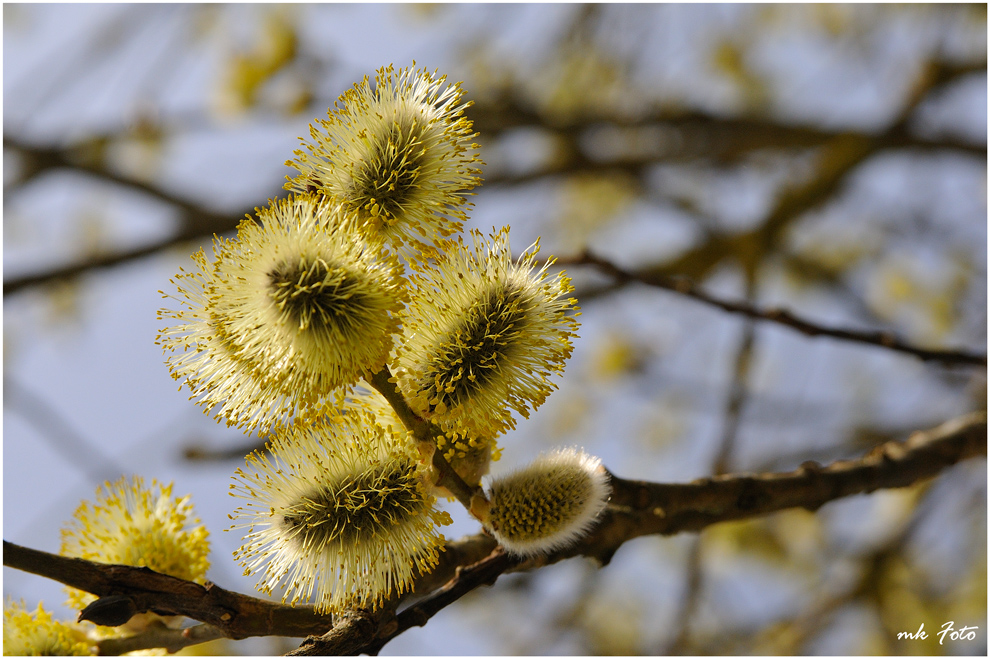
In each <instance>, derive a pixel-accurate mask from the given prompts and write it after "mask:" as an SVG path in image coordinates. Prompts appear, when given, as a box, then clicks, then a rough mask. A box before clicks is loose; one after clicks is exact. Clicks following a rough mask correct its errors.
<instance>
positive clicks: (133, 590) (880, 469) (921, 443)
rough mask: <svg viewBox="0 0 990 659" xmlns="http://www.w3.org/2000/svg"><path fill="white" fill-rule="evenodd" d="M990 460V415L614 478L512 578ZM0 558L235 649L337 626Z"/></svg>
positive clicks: (38, 560)
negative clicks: (852, 447)
mask: <svg viewBox="0 0 990 659" xmlns="http://www.w3.org/2000/svg"><path fill="white" fill-rule="evenodd" d="M986 453H987V415H986V412H977V413H973V414H970V415H967V416H964V417H961V418H959V419H955V420H953V421H949V422H947V423H944V424H942V425H940V426H938V427H937V428H934V429H932V430H928V431H919V432H916V433H914V434H913V435H912V436H911V437H910V438H909V439H908V440H907V441H905V442H888V443H886V444H883V445H882V446H880V447H877V448H876V449H874V450H873V451H871V452H870V453H868V454H867V455H866V456H864V457H862V458H859V459H856V460H844V461H839V462H836V463H833V464H831V465H829V466H827V467H821V466H819V465H817V464H814V463H806V464H804V465H802V466H801V468H799V469H797V470H796V471H793V472H788V473H771V474H734V475H727V476H717V477H714V478H704V479H701V480H697V481H694V482H692V483H686V484H664V483H649V482H643V481H632V480H626V479H622V478H617V477H613V478H612V488H613V492H612V499H611V501H610V503H609V507H608V508H607V509H606V511H605V513H604V514H603V516H602V519H601V521H600V522H599V524H598V525H597V526H596V527H595V529H593V531H592V532H591V533H590V534H589V535H588V536H587V537H585V538H583V539H582V540H581V541H579V542H578V543H577V544H576V545H574V546H573V547H570V548H568V549H565V550H561V551H558V552H554V553H552V554H550V555H548V556H543V557H538V558H534V559H529V560H527V561H525V562H523V563H520V564H519V565H517V566H508V567H507V568H506V569H525V570H528V569H535V568H538V567H541V566H543V565H548V564H550V563H555V562H557V561H560V560H563V559H565V558H570V557H572V556H589V557H593V558H595V559H597V560H598V561H599V562H601V563H603V564H604V563H607V562H608V561H609V560H610V559H611V557H612V555H613V554H614V553H615V551H616V550H617V549H618V548H619V547H620V546H621V545H622V544H624V543H625V542H627V541H629V540H631V539H633V538H637V537H640V536H643V535H649V534H663V535H671V534H674V533H680V532H685V531H688V532H692V531H699V530H701V529H703V528H705V527H707V526H709V525H711V524H715V523H718V522H724V521H730V520H738V519H746V518H751V517H757V516H761V515H766V514H769V513H772V512H776V511H779V510H784V509H786V508H795V507H800V508H806V509H808V510H816V509H817V508H819V507H820V506H822V505H824V504H825V503H828V502H829V501H833V500H835V499H838V498H841V497H845V496H850V495H854V494H862V493H868V492H873V491H875V490H877V489H882V488H894V487H906V486H908V485H911V484H913V483H915V482H918V481H920V480H923V479H926V478H931V477H934V476H936V475H937V474H939V473H940V472H941V471H942V470H943V469H945V468H947V467H949V466H950V465H953V464H956V463H957V462H960V461H962V460H965V459H968V458H972V457H976V456H985V455H986ZM494 544H495V543H494V541H493V540H492V539H491V538H490V537H488V536H486V535H484V534H478V535H475V536H470V537H468V538H464V539H461V540H458V541H456V542H451V543H449V544H448V546H447V548H446V551H445V552H444V553H443V554H442V555H441V565H440V567H439V568H438V570H437V572H436V573H434V574H432V575H427V576H426V577H424V578H423V579H422V580H421V581H420V582H419V583H417V586H416V590H417V592H419V593H427V592H429V591H430V590H431V589H432V588H435V587H436V586H437V585H439V582H441V581H444V580H447V581H449V580H450V579H453V580H454V581H455V582H456V581H457V580H458V579H459V578H460V577H461V576H463V574H464V572H463V571H462V572H461V574H460V575H458V573H457V569H458V567H459V566H466V565H471V564H476V563H478V562H479V561H482V562H484V561H483V560H482V559H483V558H484V556H486V555H489V553H490V552H491V550H492V548H493V547H494ZM3 547H4V552H3V560H4V565H6V566H8V567H13V568H16V569H20V570H25V571H27V572H31V573H33V574H39V575H41V576H45V577H49V578H51V579H55V580H56V581H60V582H62V583H64V584H67V585H70V586H73V587H75V588H80V589H82V590H85V591H87V592H91V593H93V594H95V595H98V596H100V597H102V598H105V599H104V600H103V601H104V602H105V606H104V607H103V609H105V610H104V613H106V610H108V609H113V610H126V611H131V610H133V611H137V612H140V611H154V612H158V613H161V614H164V615H183V616H187V617H190V618H193V619H195V620H199V621H200V622H204V623H207V624H210V625H213V626H214V627H216V628H217V629H218V630H220V632H221V633H222V634H223V635H224V636H226V637H228V638H244V637H247V636H258V635H275V636H305V635H308V634H323V633H324V632H325V631H326V630H327V629H328V628H330V621H331V619H330V616H329V615H319V614H316V613H315V611H314V609H313V607H310V606H300V607H291V606H284V605H280V604H274V603H271V602H265V601H263V600H259V599H256V598H253V597H249V596H247V595H240V594H238V593H233V592H230V591H226V590H224V589H222V588H220V587H219V586H216V585H213V584H207V585H206V586H201V585H199V584H195V583H192V582H189V581H184V580H182V579H177V578H175V577H169V576H166V575H163V574H158V573H157V572H153V571H151V570H148V569H147V568H135V567H128V566H122V565H104V564H100V563H93V562H91V561H86V560H83V559H78V558H66V557H63V556H56V555H54V554H49V553H47V552H42V551H37V550H34V549H28V548H25V547H20V546H18V545H15V544H11V543H9V542H7V541H4V545H3ZM500 560H502V559H497V560H496V559H494V558H493V559H492V563H490V564H486V565H488V566H489V567H490V569H491V570H492V571H493V573H494V575H495V576H497V573H499V570H498V569H497V568H498V567H499V566H500V563H499V562H498V561H500ZM489 567H486V568H485V570H488V569H489ZM469 574H471V575H474V576H472V577H470V579H468V580H467V581H465V582H464V583H463V585H461V586H458V585H456V584H454V585H451V586H450V588H449V590H448V591H447V593H448V594H446V595H440V594H438V595H437V599H435V600H430V599H429V598H428V599H427V600H424V602H432V603H429V604H424V606H425V608H424V609H422V612H429V611H433V609H436V610H439V609H440V608H443V607H442V606H441V604H442V605H443V606H446V604H447V603H449V602H447V603H444V602H446V600H445V599H444V598H453V599H456V597H453V595H455V594H457V596H458V597H459V596H460V595H459V594H458V593H461V589H468V590H469V588H468V586H469V585H470V584H471V583H473V581H471V580H472V579H477V580H478V584H480V583H483V582H484V580H483V579H482V576H486V577H487V576H490V575H491V574H492V573H489V572H487V571H482V570H481V568H479V572H477V573H475V572H469ZM475 585H477V584H475ZM472 587H473V586H472ZM464 592H467V591H466V590H465V591H464ZM461 594H463V593H461ZM451 601H452V600H451ZM97 602H100V600H97ZM421 604H422V603H421ZM124 605H126V606H124ZM111 612H113V611H111ZM435 612H436V611H433V613H435ZM420 615H421V613H417V612H415V611H414V612H412V613H410V614H409V615H408V616H407V618H406V619H404V620H403V621H402V622H401V623H400V621H399V618H398V617H397V618H395V619H394V620H393V619H392V618H391V616H390V615H384V614H378V615H373V614H370V613H368V612H353V613H351V614H349V617H343V618H341V619H340V621H339V622H338V624H337V625H336V626H334V627H333V628H332V630H331V631H333V630H336V631H335V633H334V634H331V636H330V637H329V638H328V637H326V636H324V638H323V640H324V641H326V642H330V640H332V641H333V643H334V647H337V648H341V649H343V650H351V651H358V650H360V649H361V648H366V647H376V646H375V645H374V644H375V643H376V640H377V639H378V638H386V637H388V638H392V637H393V636H394V634H395V633H398V631H397V630H398V626H396V627H395V628H393V627H392V625H393V623H394V624H395V625H400V624H409V625H413V624H415V621H416V620H417V619H419V618H418V616H420ZM431 615H432V614H431ZM399 616H400V617H401V616H402V614H401V613H400V614H399Z"/></svg>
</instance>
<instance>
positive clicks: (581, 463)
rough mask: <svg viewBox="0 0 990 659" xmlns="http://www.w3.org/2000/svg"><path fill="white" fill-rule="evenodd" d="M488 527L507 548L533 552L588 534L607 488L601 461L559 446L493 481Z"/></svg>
mask: <svg viewBox="0 0 990 659" xmlns="http://www.w3.org/2000/svg"><path fill="white" fill-rule="evenodd" d="M489 489H490V491H489V500H490V501H491V508H490V510H489V512H488V522H487V523H486V524H485V526H486V528H487V529H488V530H489V531H490V532H491V533H492V535H493V536H495V539H496V540H498V541H499V543H500V544H502V546H504V547H505V548H506V549H507V550H508V551H509V552H510V553H512V554H515V555H517V556H533V555H536V554H541V553H545V552H549V551H553V550H555V549H561V548H563V547H566V546H568V545H570V544H572V543H574V542H575V541H577V540H578V539H579V538H580V537H581V536H583V535H584V534H585V533H587V531H588V529H589V528H590V527H591V525H592V523H593V522H594V521H595V519H597V517H598V515H599V514H600V513H601V511H602V510H603V509H604V508H605V504H606V502H607V501H608V497H609V494H610V493H611V487H610V486H609V484H608V475H607V474H606V473H605V470H604V469H603V468H602V467H601V461H600V460H599V459H598V458H596V457H594V456H591V455H588V454H587V453H585V452H583V451H580V450H578V449H573V448H570V449H558V450H556V451H554V452H552V453H548V454H544V455H541V456H540V457H539V458H537V459H536V461H535V462H533V463H532V464H530V465H529V466H527V467H525V468H523V469H520V470H519V471H516V472H515V473H512V474H510V475H508V476H504V477H502V478H496V479H494V480H493V481H492V482H491V486H490V488H489Z"/></svg>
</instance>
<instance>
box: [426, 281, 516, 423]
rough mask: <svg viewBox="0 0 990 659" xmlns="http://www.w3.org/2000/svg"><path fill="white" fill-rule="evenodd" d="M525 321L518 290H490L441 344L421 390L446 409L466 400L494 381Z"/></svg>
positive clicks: (508, 286)
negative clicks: (437, 400) (440, 402)
mask: <svg viewBox="0 0 990 659" xmlns="http://www.w3.org/2000/svg"><path fill="white" fill-rule="evenodd" d="M525 320H526V304H525V300H524V299H523V295H522V293H521V292H520V291H519V290H518V289H517V288H515V287H513V286H511V285H507V286H499V287H496V288H493V289H491V290H489V291H488V292H487V293H486V294H485V295H484V297H483V298H482V299H481V300H480V301H479V302H478V303H477V304H475V305H474V306H472V307H471V308H470V309H469V310H468V311H467V313H466V314H465V316H464V318H462V319H461V320H460V321H459V323H458V325H457V327H455V328H454V330H453V331H451V332H450V334H449V335H448V336H447V337H445V339H444V340H443V341H442V342H441V354H440V355H438V356H437V357H436V358H434V360H433V364H432V368H431V369H429V371H428V372H427V375H426V377H425V378H424V387H423V390H424V391H427V392H430V393H432V394H433V395H434V396H435V397H436V398H438V399H439V400H440V401H442V402H443V403H444V405H446V406H447V407H452V406H455V405H459V404H461V403H463V402H464V401H466V400H467V399H469V398H470V397H471V396H472V395H473V394H474V393H476V392H477V391H478V390H480V389H481V388H483V387H484V386H486V385H487V384H488V383H489V382H491V381H492V380H493V379H494V378H495V377H496V375H497V374H498V371H499V368H500V367H501V366H502V365H503V364H504V363H505V361H506V359H507V358H508V357H509V354H510V352H511V350H512V346H513V343H514V341H515V339H516V338H517V337H518V336H519V331H520V329H521V328H522V325H523V324H524V322H525ZM431 411H432V409H431Z"/></svg>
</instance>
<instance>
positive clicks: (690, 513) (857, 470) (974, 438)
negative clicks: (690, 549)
mask: <svg viewBox="0 0 990 659" xmlns="http://www.w3.org/2000/svg"><path fill="white" fill-rule="evenodd" d="M986 454H987V413H986V412H985V411H984V412H975V413H973V414H969V415H966V416H964V417H961V418H959V419H954V420H952V421H948V422H946V423H943V424H942V425H940V426H938V427H937V428H934V429H932V430H928V431H918V432H915V433H914V434H913V435H911V437H910V438H909V439H908V440H907V441H905V442H887V443H886V444H882V445H881V446H878V447H877V448H875V449H873V450H872V451H870V453H868V454H867V455H865V456H863V457H862V458H859V459H856V460H840V461H838V462H834V463H832V464H830V465H828V466H827V467H822V466H820V465H818V464H817V463H814V462H806V463H804V464H803V465H801V467H800V468H799V469H797V470H796V471H792V472H787V473H770V474H732V475H727V476H716V477H713V478H702V479H700V480H696V481H694V482H692V483H686V484H673V483H649V482H644V481H632V480H626V479H623V478H617V477H613V478H612V499H611V501H610V503H609V507H608V509H607V510H606V512H605V514H604V516H603V518H602V521H601V523H600V524H599V526H598V527H597V528H596V529H595V530H594V531H593V532H592V533H591V534H589V535H588V536H587V537H585V538H584V539H582V540H581V541H580V542H579V543H578V544H577V545H575V546H573V547H570V548H568V549H566V550H563V551H561V552H557V553H554V554H552V555H550V556H548V557H542V558H539V559H535V560H533V561H530V562H528V563H526V564H524V565H523V566H522V567H523V568H528V567H536V566H538V565H544V564H547V563H553V562H556V561H559V560H561V559H564V558H568V557H570V556H578V555H584V556H592V557H595V558H598V559H599V560H601V561H603V562H607V561H608V560H610V559H611V556H612V554H614V553H615V550H617V549H618V548H619V547H620V546H621V545H622V544H623V543H625V542H627V541H628V540H631V539H633V538H636V537H639V536H642V535H650V534H662V535H673V534H675V533H682V532H684V531H700V530H701V529H703V528H705V527H707V526H710V525H711V524H715V523H718V522H727V521H732V520H738V519H748V518H751V517H759V516H761V515H766V514H769V513H773V512H777V511H779V510H785V509H787V508H805V509H807V510H817V509H818V508H820V507H821V506H822V505H824V504H826V503H828V502H829V501H833V500H835V499H839V498H842V497H847V496H851V495H854V494H865V493H869V492H873V491H875V490H879V489H886V488H895V487H907V486H908V485H912V484H914V483H916V482H918V481H921V480H924V479H926V478H932V477H934V476H936V475H938V474H939V473H940V472H941V471H942V470H943V469H945V468H946V467H949V466H951V465H954V464H956V463H958V462H961V461H963V460H966V459H969V458H972V457H976V456H981V455H982V456H986Z"/></svg>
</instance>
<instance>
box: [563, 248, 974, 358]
mask: <svg viewBox="0 0 990 659" xmlns="http://www.w3.org/2000/svg"><path fill="white" fill-rule="evenodd" d="M556 265H561V266H566V265H590V266H594V267H596V268H598V269H599V270H601V271H602V272H605V273H607V274H609V275H610V276H612V277H614V278H615V279H616V280H618V281H620V282H623V283H628V282H639V283H641V284H646V285H647V286H653V287H655V288H662V289H664V290H668V291H673V292H675V293H678V294H680V295H684V296H686V297H689V298H692V299H694V300H698V301H699V302H704V303H705V304H708V305H711V306H713V307H718V308H719V309H722V310H723V311H728V312H730V313H736V314H741V315H743V316H747V317H749V318H752V319H754V320H762V321H768V322H772V323H777V324H778V325H783V326H784V327H790V328H791V329H794V330H797V331H798V332H801V333H802V334H805V335H807V336H828V337H832V338H835V339H842V340H844V341H854V342H856V343H865V344H868V345H874V346H880V347H883V348H888V349H890V350H895V351H897V352H903V353H906V354H909V355H913V356H915V357H917V358H918V359H922V360H924V361H935V362H941V363H943V364H968V365H972V366H986V365H987V356H986V353H977V352H972V351H968V350H955V349H933V348H920V347H918V346H914V345H911V344H909V343H907V342H906V341H904V340H903V339H900V338H899V337H898V336H897V335H896V334H894V333H893V332H888V331H877V330H853V329H847V328H840V327H828V326H826V325H820V324H818V323H814V322H812V321H809V320H806V319H804V318H801V317H799V316H797V315H795V314H793V313H791V312H790V311H788V310H787V309H782V308H780V307H771V308H768V309H761V308H759V307H757V306H755V305H752V304H749V303H747V302H741V301H737V300H727V299H724V298H720V297H718V296H715V295H712V294H710V293H707V292H705V291H704V290H702V289H701V288H700V287H699V286H697V285H696V284H694V283H693V282H692V281H691V280H689V279H687V278H685V277H668V276H665V275H660V274H640V273H637V272H632V271H630V270H625V269H623V268H620V267H619V266H617V265H615V264H614V263H612V262H611V261H608V260H607V259H604V258H602V257H600V256H596V255H594V254H591V253H590V252H587V251H585V252H584V253H583V254H580V255H578V256H577V257H574V258H561V259H557V262H556Z"/></svg>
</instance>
